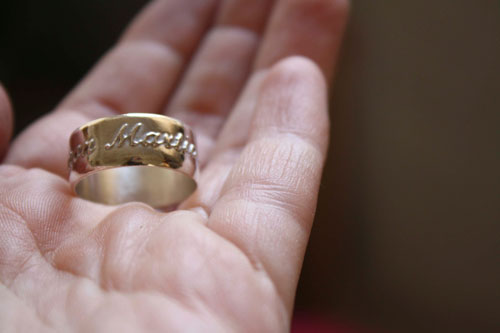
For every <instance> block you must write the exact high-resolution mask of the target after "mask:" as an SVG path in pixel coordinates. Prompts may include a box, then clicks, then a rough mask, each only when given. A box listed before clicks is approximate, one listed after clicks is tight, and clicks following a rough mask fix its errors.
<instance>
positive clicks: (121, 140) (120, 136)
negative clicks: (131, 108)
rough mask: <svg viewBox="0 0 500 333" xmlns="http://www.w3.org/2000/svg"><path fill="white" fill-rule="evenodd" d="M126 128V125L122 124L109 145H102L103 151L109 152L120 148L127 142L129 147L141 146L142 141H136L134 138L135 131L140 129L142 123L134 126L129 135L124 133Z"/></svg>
mask: <svg viewBox="0 0 500 333" xmlns="http://www.w3.org/2000/svg"><path fill="white" fill-rule="evenodd" d="M127 127H128V124H123V125H122V127H120V130H119V131H118V133H116V135H115V137H114V138H113V140H112V141H111V142H110V143H106V144H105V145H104V149H106V150H109V149H111V148H113V147H115V146H116V147H117V148H120V147H122V146H123V145H124V144H125V142H127V141H128V144H129V145H130V147H135V146H137V145H138V144H141V143H142V142H143V140H136V139H135V136H136V135H137V131H138V130H139V129H140V128H141V127H142V123H137V124H135V125H134V126H133V127H132V129H131V130H130V132H129V133H126V132H125V130H126V129H127Z"/></svg>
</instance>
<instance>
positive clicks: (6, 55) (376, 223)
mask: <svg viewBox="0 0 500 333" xmlns="http://www.w3.org/2000/svg"><path fill="white" fill-rule="evenodd" d="M146 2H147V1H145V0H108V1H97V0H86V1H76V0H51V1H36V0H16V1H2V4H1V5H0V8H1V10H0V80H1V82H2V83H3V84H4V85H5V86H6V88H7V90H8V91H9V93H10V95H11V98H12V100H13V104H14V107H15V109H16V133H18V132H19V131H21V130H22V129H23V128H24V127H25V126H26V125H27V124H29V123H30V122H32V121H33V120H34V119H36V118H37V117H39V116H40V115H42V114H44V113H46V112H49V111H50V110H51V109H53V108H54V106H55V105H56V104H57V102H58V101H59V100H60V99H61V98H62V97H63V96H64V95H65V94H66V93H67V92H68V91H69V90H70V89H71V88H72V87H73V86H74V85H75V84H76V83H77V82H78V80H79V79H80V78H81V77H82V76H83V75H84V74H85V73H86V72H87V70H88V69H89V68H90V67H91V66H92V64H94V63H95V62H96V60H97V59H98V58H99V57H100V56H101V55H102V54H103V53H104V52H105V51H106V50H107V49H108V48H109V47H110V46H112V44H113V43H114V41H115V40H116V38H117V37H118V36H119V34H120V32H121V31H122V30H123V28H124V26H125V25H126V23H127V22H128V21H129V19H130V18H131V17H132V16H133V15H134V14H135V13H136V12H137V11H138V10H139V9H140V8H141V7H142V6H143V5H144V4H145V3H146ZM331 105H332V108H331V118H332V136H331V146H330V155H329V160H328V163H327V167H326V169H325V175H324V179H323V184H322V189H321V195H320V202H319V206H318V211H317V218H316V221H315V226H314V229H313V233H312V238H311V242H310V246H309V249H308V252H307V255H306V260H305V263H304V271H303V274H302V277H301V281H300V285H299V289H298V294H297V304H296V311H297V314H298V315H299V316H302V317H304V316H305V317H307V316H312V317H313V318H315V317H316V316H317V317H318V318H320V317H322V316H323V318H333V319H334V320H335V321H337V322H339V323H349V322H354V323H359V324H360V325H361V326H362V327H367V328H369V329H370V330H375V331H379V330H381V331H389V332H462V331H463V332H500V260H499V257H500V251H499V250H500V248H499V245H500V228H499V224H500V205H499V198H500V195H499V194H500V191H499V190H500V177H499V170H500V149H499V143H500V137H499V134H500V129H499V124H500V117H499V111H500V1H495V0H491V1H490V0H482V1H470V0H469V1H466V0H440V1H400V0H387V1H373V0H354V1H353V3H352V15H351V20H350V23H349V26H348V29H347V36H346V39H345V43H344V46H343V50H342V56H341V61H340V64H339V66H338V74H337V77H336V81H335V85H334V87H333V90H332V104H331Z"/></svg>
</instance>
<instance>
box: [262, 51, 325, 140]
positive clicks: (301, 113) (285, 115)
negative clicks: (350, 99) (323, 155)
mask: <svg viewBox="0 0 500 333" xmlns="http://www.w3.org/2000/svg"><path fill="white" fill-rule="evenodd" d="M254 125H255V127H254V129H256V132H257V133H258V134H257V135H260V133H259V132H261V131H266V130H271V131H274V132H281V133H283V132H287V133H292V134H296V135H298V136H301V137H304V138H306V139H309V140H311V141H314V142H315V143H318V144H320V145H321V146H322V147H323V146H326V144H327V139H328V137H329V129H330V121H329V115H328V89H327V82H326V78H325V76H324V74H323V72H322V71H321V69H320V68H319V66H318V65H317V64H316V63H315V62H314V61H312V60H310V59H308V58H306V57H303V56H291V57H288V58H285V59H283V60H281V61H279V62H278V63H276V64H275V65H274V66H273V67H271V69H270V70H269V72H268V73H267V74H266V77H265V78H264V80H263V82H262V85H261V90H260V98H259V102H258V106H257V112H256V115H255V118H254Z"/></svg>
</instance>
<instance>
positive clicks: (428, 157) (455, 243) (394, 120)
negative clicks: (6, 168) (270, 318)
mask: <svg viewBox="0 0 500 333" xmlns="http://www.w3.org/2000/svg"><path fill="white" fill-rule="evenodd" d="M352 5H353V6H352V17H351V22H350V24H349V28H348V34H347V38H346V42H345V44H344V49H343V54H342V57H341V58H342V59H341V63H340V65H339V70H338V76H337V79H336V83H335V87H334V91H333V97H332V112H331V114H332V121H333V127H332V130H333V134H332V138H331V146H330V158H329V162H328V165H327V168H326V171H325V177H324V180H323V188H322V192H321V197H320V203H319V207H318V214H317V219H316V223H315V226H314V230H313V236H312V240H311V243H310V247H309V251H308V254H307V257H306V262H305V266H304V273H303V276H302V280H301V285H300V288H299V293H298V303H297V307H298V310H300V309H303V308H308V307H313V308H318V309H328V311H329V312H330V313H332V312H333V313H336V314H337V315H339V314H343V315H347V316H350V317H354V318H357V319H358V320H362V321H364V322H366V323H370V325H376V326H375V327H385V328H392V329H394V330H395V331H415V332H423V331H425V332H429V331H431V332H453V331H455V332H456V331H464V332H494V331H496V332H500V322H499V320H500V292H499V291H500V290H499V284H500V274H499V273H500V271H499V265H500V260H499V259H500V251H499V244H500V228H499V223H500V213H499V206H500V205H499V199H500V195H499V194H500V193H499V189H500V184H499V170H500V163H499V162H500V161H499V160H500V158H499V157H500V156H499V153H500V149H499V143H500V138H499V134H500V126H499V124H500V117H499V111H500V1H495V0H491V1H488V0H475V1H473V0H469V1H465V0H458V1H457V0H445V1H443V0H442V1H401V0H391V1H374V0H354V1H353V4H352ZM325 261H326V264H325Z"/></svg>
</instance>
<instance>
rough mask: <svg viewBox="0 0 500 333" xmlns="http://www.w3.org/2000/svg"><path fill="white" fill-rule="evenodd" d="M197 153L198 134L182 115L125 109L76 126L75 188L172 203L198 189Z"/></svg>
mask: <svg viewBox="0 0 500 333" xmlns="http://www.w3.org/2000/svg"><path fill="white" fill-rule="evenodd" d="M196 156H197V151H196V144H195V142H194V138H193V134H192V132H191V130H190V129H189V128H188V127H187V126H185V125H184V124H182V123H181V122H179V121H178V120H176V119H173V118H170V117H166V116H162V115H157V114H143V113H133V114H124V115H120V116H116V117H109V118H101V119H97V120H95V121H92V122H90V123H88V124H86V125H84V126H82V127H80V128H78V129H76V130H75V131H74V132H73V134H72V135H71V138H70V153H69V160H68V167H69V170H70V175H69V178H70V182H71V185H72V187H73V189H74V191H75V193H76V194H77V195H78V196H80V197H82V198H84V199H87V200H90V201H94V202H99V203H103V204H110V205H114V204H121V203H125V202H130V201H140V202H144V203H147V204H149V205H151V206H153V207H167V206H172V205H175V204H177V203H179V202H181V201H183V200H184V199H186V198H187V197H188V196H189V195H190V194H191V193H193V192H194V191H195V189H196V181H195V178H196V169H197V163H196Z"/></svg>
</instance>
